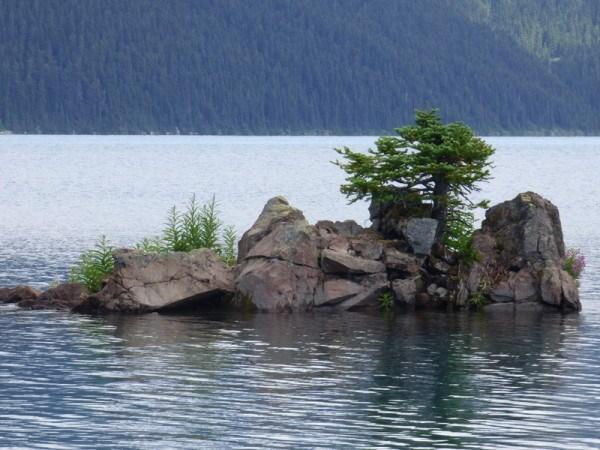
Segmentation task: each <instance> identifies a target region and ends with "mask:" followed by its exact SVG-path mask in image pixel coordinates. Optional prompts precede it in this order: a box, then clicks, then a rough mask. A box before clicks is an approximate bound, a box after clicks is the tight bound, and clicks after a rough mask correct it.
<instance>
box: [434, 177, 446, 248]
mask: <svg viewBox="0 0 600 450" xmlns="http://www.w3.org/2000/svg"><path fill="white" fill-rule="evenodd" d="M434 183H435V188H434V189H433V195H434V199H433V210H432V211H431V217H432V218H433V219H436V220H437V221H438V227H437V233H436V236H435V240H436V241H437V242H440V241H441V240H442V238H443V237H444V233H445V232H446V227H447V224H448V192H449V191H450V185H449V183H448V182H447V181H446V180H439V179H436V180H434Z"/></svg>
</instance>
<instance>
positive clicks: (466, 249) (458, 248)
mask: <svg viewBox="0 0 600 450" xmlns="http://www.w3.org/2000/svg"><path fill="white" fill-rule="evenodd" d="M474 224H475V216H474V215H473V214H472V213H470V212H468V211H454V213H453V214H452V215H451V217H450V219H449V220H448V228H447V229H446V233H445V235H444V245H445V246H446V247H447V248H448V249H450V250H452V251H453V252H455V253H456V254H457V256H458V258H459V259H460V260H461V261H463V262H465V263H467V264H470V263H473V262H475V261H477V260H478V259H479V255H478V254H477V251H476V250H475V249H474V248H473V231H474V229H475V225H474Z"/></svg>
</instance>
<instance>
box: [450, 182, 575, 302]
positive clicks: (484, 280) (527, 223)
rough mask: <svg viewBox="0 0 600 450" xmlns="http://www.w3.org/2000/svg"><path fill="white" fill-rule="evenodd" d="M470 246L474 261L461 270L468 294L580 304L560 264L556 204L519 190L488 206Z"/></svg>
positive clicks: (560, 237)
mask: <svg viewBox="0 0 600 450" xmlns="http://www.w3.org/2000/svg"><path fill="white" fill-rule="evenodd" d="M473 248H474V250H475V251H476V252H477V254H478V262H476V263H475V264H473V265H472V266H471V267H470V268H469V270H467V271H464V272H463V273H462V274H461V278H462V281H463V282H464V284H465V285H466V286H467V288H468V290H469V292H470V293H471V294H475V293H476V292H478V291H479V290H483V291H484V292H483V293H484V294H487V295H489V297H490V298H491V299H492V301H494V302H515V303H528V302H532V301H537V302H543V303H545V304H547V305H552V306H554V307H558V308H560V309H563V310H576V311H578V310H580V309H581V304H580V301H579V293H578V291H577V285H576V282H575V280H574V279H573V278H572V277H571V276H570V275H569V274H568V273H567V272H565V271H564V270H563V269H562V267H563V264H564V258H565V245H564V242H563V234H562V227H561V224H560V216H559V213H558V209H557V208H556V206H554V205H553V204H552V203H550V202H549V201H548V200H546V199H544V198H542V197H541V196H539V195H538V194H535V193H533V192H526V193H523V194H519V195H517V197H515V198H514V199H513V200H510V201H507V202H503V203H500V204H499V205H496V206H494V207H492V208H490V209H489V210H488V211H487V212H486V219H485V220H484V221H483V223H482V227H481V229H480V230H478V231H476V232H475V235H474V238H473Z"/></svg>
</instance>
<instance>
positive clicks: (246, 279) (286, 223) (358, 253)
mask: <svg viewBox="0 0 600 450" xmlns="http://www.w3.org/2000/svg"><path fill="white" fill-rule="evenodd" d="M269 205H278V207H277V208H276V209H278V211H279V212H280V213H281V214H279V213H278V212H275V213H274V212H273V211H274V208H273V207H272V206H269ZM254 227H257V229H256V230H254V229H252V228H251V229H250V230H248V231H247V232H246V233H245V234H244V236H246V237H252V239H249V238H248V239H247V240H246V242H245V243H244V244H243V245H240V248H243V249H244V252H245V253H244V254H243V256H242V258H241V259H240V263H239V266H238V269H237V276H236V281H235V288H236V297H237V298H238V299H239V300H246V301H250V302H251V303H253V304H254V305H255V306H256V308H258V309H259V310H262V311H303V310H308V309H311V308H314V307H321V306H335V307H336V308H342V309H354V308H360V307H364V306H369V305H372V304H375V302H376V301H377V298H378V296H379V294H380V293H381V292H383V290H384V289H389V281H388V278H387V274H386V267H385V264H384V263H383V262H382V261H381V259H382V257H383V254H384V247H385V241H384V240H383V239H382V237H381V236H380V235H379V234H377V233H374V232H373V231H371V230H365V229H364V228H363V227H361V226H359V225H358V224H356V223H355V222H353V221H345V222H332V221H321V222H318V223H317V224H316V225H314V226H312V225H309V224H308V222H307V221H306V219H304V215H303V214H302V212H301V211H298V210H296V209H295V208H293V207H292V206H290V205H289V204H288V203H287V202H286V201H285V199H283V198H281V197H277V198H275V199H272V200H269V203H267V206H265V208H264V209H263V212H262V213H261V216H259V218H258V219H257V220H256V222H255V225H254V226H253V228H254Z"/></svg>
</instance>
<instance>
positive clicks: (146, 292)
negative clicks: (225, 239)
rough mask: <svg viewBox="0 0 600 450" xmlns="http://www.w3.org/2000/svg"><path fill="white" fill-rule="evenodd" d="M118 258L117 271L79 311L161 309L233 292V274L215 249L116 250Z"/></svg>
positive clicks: (116, 260)
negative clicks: (160, 251)
mask: <svg viewBox="0 0 600 450" xmlns="http://www.w3.org/2000/svg"><path fill="white" fill-rule="evenodd" d="M114 258H115V272H114V274H113V275H112V276H110V277H109V278H108V280H107V282H106V285H105V286H104V288H103V289H102V290H101V291H100V292H98V293H97V294H95V295H92V296H90V297H89V298H88V299H87V300H86V301H85V302H84V303H82V304H81V305H80V307H78V308H77V310H79V311H90V312H93V311H121V312H149V311H159V310H164V309H169V308H175V307H181V306H184V305H185V306H188V305H191V304H200V303H202V302H204V301H207V300H213V299H219V298H222V297H223V296H224V295H225V294H230V293H232V292H233V273H232V271H231V270H230V269H229V268H228V267H226V266H225V265H224V264H223V262H222V261H221V260H220V259H219V257H218V256H217V255H216V254H215V253H214V252H213V251H212V250H208V249H200V250H194V251H192V252H189V253H182V252H175V253H169V254H166V255H162V254H146V253H143V252H140V251H135V250H116V251H115V252H114Z"/></svg>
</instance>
